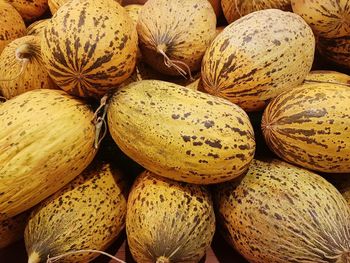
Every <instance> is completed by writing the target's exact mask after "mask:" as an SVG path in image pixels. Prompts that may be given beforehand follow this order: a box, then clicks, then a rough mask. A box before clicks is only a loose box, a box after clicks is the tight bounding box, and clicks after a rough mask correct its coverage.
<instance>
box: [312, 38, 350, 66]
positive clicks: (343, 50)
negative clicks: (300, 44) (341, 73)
mask: <svg viewBox="0 0 350 263" xmlns="http://www.w3.org/2000/svg"><path fill="white" fill-rule="evenodd" d="M317 49H318V51H319V53H320V54H321V56H323V57H324V58H326V59H327V60H328V61H329V62H331V63H332V64H334V65H336V66H340V67H343V68H345V69H346V70H348V69H350V56H349V55H350V36H345V37H339V38H323V37H319V38H318V41H317Z"/></svg>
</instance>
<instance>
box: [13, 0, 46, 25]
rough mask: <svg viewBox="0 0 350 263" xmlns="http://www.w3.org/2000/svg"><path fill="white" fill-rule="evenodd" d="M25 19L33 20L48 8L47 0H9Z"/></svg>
mask: <svg viewBox="0 0 350 263" xmlns="http://www.w3.org/2000/svg"><path fill="white" fill-rule="evenodd" d="M7 1H8V2H9V3H10V4H11V5H12V6H14V8H16V9H17V11H18V12H19V13H20V15H21V16H22V17H23V19H24V20H25V21H33V20H35V19H37V18H39V17H40V16H42V15H43V14H44V13H45V11H46V10H47V9H48V5H47V0H7Z"/></svg>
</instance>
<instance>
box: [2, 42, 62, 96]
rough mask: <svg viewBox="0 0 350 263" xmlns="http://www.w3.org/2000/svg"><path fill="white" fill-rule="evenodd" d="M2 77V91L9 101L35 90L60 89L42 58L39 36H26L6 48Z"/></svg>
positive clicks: (3, 55) (3, 54) (3, 57)
mask: <svg viewBox="0 0 350 263" xmlns="http://www.w3.org/2000/svg"><path fill="white" fill-rule="evenodd" d="M0 76H1V77H0V79H1V81H0V90H1V92H2V94H3V95H4V97H5V98H7V99H10V98H12V97H14V96H17V95H19V94H22V93H24V92H26V91H29V90H33V89H58V87H57V86H56V84H55V83H54V82H53V81H52V79H51V78H50V77H49V73H48V72H47V70H46V68H45V66H44V63H43V60H42V58H41V49H40V37H39V36H24V37H21V38H18V39H16V40H14V41H12V42H11V43H9V44H8V45H7V46H6V47H5V49H4V50H3V52H2V53H1V55H0Z"/></svg>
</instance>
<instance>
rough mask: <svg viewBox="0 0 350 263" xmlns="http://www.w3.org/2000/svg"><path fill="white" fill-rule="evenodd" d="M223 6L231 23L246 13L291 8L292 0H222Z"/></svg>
mask: <svg viewBox="0 0 350 263" xmlns="http://www.w3.org/2000/svg"><path fill="white" fill-rule="evenodd" d="M221 6H222V10H223V13H224V15H225V18H226V20H227V22H228V23H229V24H230V23H232V22H233V21H235V20H237V19H239V18H241V17H243V16H245V15H248V14H250V13H253V12H255V11H259V10H265V9H281V10H285V11H288V10H291V6H290V0H255V1H252V0H221Z"/></svg>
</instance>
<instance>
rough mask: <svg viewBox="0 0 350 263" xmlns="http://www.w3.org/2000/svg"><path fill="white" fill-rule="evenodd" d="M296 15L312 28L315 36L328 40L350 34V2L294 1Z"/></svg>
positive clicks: (330, 0) (328, 0)
mask: <svg viewBox="0 0 350 263" xmlns="http://www.w3.org/2000/svg"><path fill="white" fill-rule="evenodd" d="M291 2H292V8H293V11H294V13H296V14H298V15H300V16H301V17H302V18H303V19H305V21H306V22H307V23H308V24H309V25H310V26H311V27H312V29H313V30H314V32H315V34H316V35H318V36H321V37H326V38H337V37H345V36H349V34H350V5H349V1H348V0H327V1H324V0H303V1H300V0H292V1H291Z"/></svg>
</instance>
